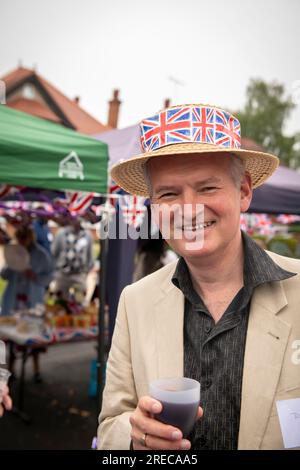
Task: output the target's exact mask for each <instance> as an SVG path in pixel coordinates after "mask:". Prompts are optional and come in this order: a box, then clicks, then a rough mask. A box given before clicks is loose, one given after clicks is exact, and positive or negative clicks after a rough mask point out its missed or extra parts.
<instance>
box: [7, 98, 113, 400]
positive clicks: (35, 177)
mask: <svg viewBox="0 0 300 470" xmlns="http://www.w3.org/2000/svg"><path fill="white" fill-rule="evenodd" d="M107 162H108V149H107V145H106V144H105V143H102V142H100V141H97V140H95V139H93V138H90V137H87V136H84V135H81V134H79V133H77V132H74V131H72V130H69V129H66V128H64V127H62V126H59V125H56V124H53V123H50V122H48V121H45V120H43V119H39V118H35V117H32V116H29V115H28V114H25V113H22V112H19V111H15V110H12V109H10V108H8V107H6V106H5V105H1V106H0V183H3V184H2V186H1V191H2V192H3V195H4V196H5V197H6V199H7V194H8V193H9V192H14V193H16V192H17V193H18V192H20V191H22V190H23V189H24V187H26V188H39V189H40V190H55V191H60V192H63V193H65V191H68V193H67V194H66V201H67V203H68V204H70V203H71V202H72V203H74V201H73V199H72V197H71V194H72V193H70V192H76V194H77V201H78V197H79V196H78V192H80V193H81V196H82V195H83V199H84V200H87V199H91V198H93V197H94V196H95V195H97V194H98V195H101V194H105V193H106V192H107ZM23 202H24V201H22V204H20V212H22V211H23V213H25V212H26V211H27V212H28V213H29V214H34V213H35V211H36V210H35V209H34V208H33V209H32V208H30V209H24V204H23ZM47 203H49V200H48V199H47ZM50 206H51V204H50ZM6 207H7V205H6V206H5V205H4V206H3V205H2V207H1V209H2V212H3V211H5V209H6ZM52 209H53V207H52ZM38 210H39V211H41V208H39V209H38ZM43 210H46V209H42V211H43ZM50 210H51V209H50ZM60 210H62V211H63V210H65V207H63V204H59V207H57V206H56V208H54V212H53V213H54V215H56V216H57V213H55V211H56V212H57V211H60ZM75 212H76V210H75ZM59 215H61V214H59ZM77 215H78V214H77ZM10 216H11V215H10ZM71 216H72V217H76V214H74V213H73V214H71ZM103 251H104V250H103ZM100 285H101V282H100ZM102 288H103V285H102ZM104 303H105V302H100V315H99V320H97V321H99V324H98V325H97V324H95V323H96V322H95V320H93V321H89V322H88V320H87V318H85V319H84V318H81V319H80V318H79V315H78V316H77V319H76V321H75V320H74V322H73V323H72V324H69V325H64V326H60V325H55V324H54V323H53V322H54V316H52V325H51V322H50V323H48V324H46V323H44V324H43V326H42V327H41V329H40V330H39V331H37V332H36V334H35V335H33V336H32V331H29V330H28V331H26V328H25V325H26V318H23V319H21V320H20V319H17V318H15V319H14V320H12V321H16V324H10V325H9V324H8V325H7V324H5V320H4V321H3V320H2V322H3V323H2V325H0V337H1V339H6V340H9V341H10V342H14V343H15V344H18V345H19V346H20V347H22V348H23V349H24V350H25V351H26V350H27V348H28V347H31V348H32V347H34V346H35V345H37V344H53V343H54V342H57V341H71V340H74V339H76V340H77V339H84V338H89V339H90V338H96V337H97V335H98V343H99V348H98V349H99V356H98V367H99V368H100V369H101V371H99V374H98V377H99V378H100V377H103V375H104V374H103V370H104V367H105V358H104V350H103V343H104ZM18 313H20V312H17V314H18ZM31 313H33V312H31ZM29 314H30V312H25V317H26V315H27V317H28V315H29ZM80 314H81V315H83V314H82V312H80ZM65 321H66V322H67V319H66V318H65ZM22 322H23V331H22V326H21V327H20V324H21V325H22ZM80 322H82V323H81V324H80ZM87 322H88V324H87ZM28 323H30V321H28V318H27V329H28ZM84 324H85V327H84V326H83V325H84ZM98 327H99V328H98ZM24 328H25V330H24ZM43 328H44V330H43ZM27 357H28V351H26V352H25V353H24V355H23V364H22V374H25V363H26V358H27ZM22 380H23V384H22ZM99 382H100V383H99V392H100V395H101V393H102V388H103V381H102V380H100V379H99ZM23 385H24V375H23V378H22V376H21V386H23Z"/></svg>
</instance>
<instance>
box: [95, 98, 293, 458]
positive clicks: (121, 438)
mask: <svg viewBox="0 0 300 470" xmlns="http://www.w3.org/2000/svg"><path fill="white" fill-rule="evenodd" d="M141 130H142V137H141V140H142V146H143V149H144V154H143V155H141V156H138V157H134V158H132V159H130V160H127V161H124V162H121V163H119V164H118V165H116V166H115V167H113V169H112V178H113V179H114V180H115V181H116V183H117V184H118V185H119V186H121V187H122V188H124V189H125V190H126V191H128V192H131V193H134V194H138V195H143V196H147V195H150V197H151V202H152V203H153V204H156V205H158V206H159V207H160V206H161V207H162V206H166V207H172V206H175V205H177V206H178V205H179V206H181V207H184V206H185V205H192V206H193V210H192V213H191V217H190V221H189V222H185V219H184V221H183V222H182V226H179V227H178V222H175V212H174V213H173V216H172V210H171V211H170V234H169V236H168V239H167V242H168V243H169V244H170V246H171V247H172V248H173V249H174V251H176V252H177V253H178V254H179V255H180V259H179V261H178V263H177V262H175V263H172V264H170V265H168V266H165V267H163V268H162V269H160V270H159V271H157V272H155V273H154V274H151V275H150V276H147V277H146V278H144V279H142V280H141V281H139V282H137V283H135V284H132V285H131V286H128V287H126V288H125V289H124V291H123V293H122V295H121V298H120V303H119V310H118V316H117V320H116V326H115V332H114V337H113V341H112V347H111V351H110V355H109V360H108V365H107V377H106V386H105V390H104V397H103V407H102V411H101V414H100V419H99V421H100V426H99V433H98V438H99V439H98V441H99V442H98V447H99V448H100V449H128V448H129V447H130V448H131V449H134V450H138V449H145V450H147V449H155V450H158V449H159V450H168V449H190V448H192V449H193V450H201V449H220V450H221V449H228V450H230V449H280V448H283V447H284V446H283V437H282V434H281V429H280V424H279V418H278V415H277V409H276V402H277V401H278V400H288V399H291V398H298V399H300V365H299V363H300V360H298V357H296V355H295V347H296V346H297V344H298V342H297V341H299V339H300V315H299V308H298V303H299V300H298V292H299V289H300V278H299V272H300V263H299V261H297V260H293V259H289V258H284V257H282V256H279V255H275V254H273V253H267V252H265V251H264V250H262V249H261V248H260V247H258V245H256V244H255V242H254V241H252V240H251V239H250V238H249V237H248V236H247V235H246V234H243V233H241V230H240V222H239V220H240V213H241V212H245V211H247V209H248V208H249V205H250V203H251V198H252V189H253V188H255V187H257V186H259V185H260V184H262V183H263V182H264V181H265V180H266V179H267V178H268V177H269V176H270V175H271V174H272V173H273V171H274V170H275V169H276V167H277V165H278V159H277V158H276V157H274V156H272V155H269V154H266V153H262V152H252V151H246V150H242V149H240V127H239V123H238V121H237V119H236V118H234V116H232V115H231V114H230V113H228V112H226V111H224V110H222V109H219V108H216V107H213V106H209V105H187V106H177V107H173V108H169V109H167V110H164V111H162V112H160V113H159V114H158V115H156V116H153V117H151V118H150V119H147V120H145V121H143V122H142V124H141ZM197 205H203V206H204V215H203V218H204V220H203V222H204V223H201V222H200V223H199V220H197V209H196V208H197ZM159 223H160V228H161V229H162V228H163V217H159ZM175 229H176V230H177V232H178V230H179V231H180V230H181V232H182V236H181V237H175V236H174V234H175ZM201 235H203V237H204V243H203V246H202V247H199V244H195V245H193V244H192V243H191V241H193V240H194V239H195V240H200V241H201ZM172 376H174V377H176V376H187V377H191V378H193V379H196V380H198V381H200V383H201V406H202V408H200V409H199V412H198V420H197V422H196V423H195V426H194V429H193V431H192V432H191V434H190V436H188V438H187V439H183V436H182V433H181V431H180V430H179V429H176V428H173V427H172V426H168V425H166V424H163V423H160V422H159V421H157V420H155V419H154V415H155V414H158V413H159V412H160V411H161V409H162V405H161V404H160V403H159V402H157V401H156V400H153V399H152V398H151V397H149V396H148V391H149V383H150V382H151V381H152V380H154V379H157V378H164V377H172ZM297 445H299V446H300V442H299V443H297Z"/></svg>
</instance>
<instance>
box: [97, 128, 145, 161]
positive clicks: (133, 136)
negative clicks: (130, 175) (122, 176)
mask: <svg viewBox="0 0 300 470" xmlns="http://www.w3.org/2000/svg"><path fill="white" fill-rule="evenodd" d="M94 137H95V138H96V139H98V140H101V141H102V142H105V143H106V144H108V151H109V167H111V166H112V165H114V164H115V163H117V162H118V161H119V160H122V159H123V160H127V159H128V158H130V157H133V155H139V154H140V153H142V149H141V145H140V126H139V125H138V124H135V125H134V126H130V127H125V128H124V129H114V130H112V131H108V132H103V133H101V134H97V135H95V136H94Z"/></svg>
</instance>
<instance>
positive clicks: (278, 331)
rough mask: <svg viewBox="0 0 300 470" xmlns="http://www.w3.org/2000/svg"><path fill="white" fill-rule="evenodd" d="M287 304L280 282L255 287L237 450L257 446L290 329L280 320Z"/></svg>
mask: <svg viewBox="0 0 300 470" xmlns="http://www.w3.org/2000/svg"><path fill="white" fill-rule="evenodd" d="M286 305H287V299H286V296H285V293H284V289H283V286H282V283H281V282H275V283H272V284H269V283H268V284H264V285H261V286H259V287H257V288H256V289H255V293H254V295H253V297H252V302H251V308H250V315H249V325H248V332H247V340H246V349H245V358H244V374H243V387H242V403H241V418H240V431H239V444H238V448H239V449H259V448H260V444H261V441H262V438H263V435H264V431H265V428H266V425H267V421H268V418H269V416H270V412H271V407H272V404H273V401H274V396H275V392H276V388H277V384H278V380H279V376H280V371H281V367H282V362H283V359H284V353H285V350H286V346H287V342H288V338H289V334H290V329H291V326H290V325H289V324H287V323H286V322H284V321H282V320H281V319H280V314H279V312H280V310H282V308H283V307H285V306H286ZM278 314H279V315H278Z"/></svg>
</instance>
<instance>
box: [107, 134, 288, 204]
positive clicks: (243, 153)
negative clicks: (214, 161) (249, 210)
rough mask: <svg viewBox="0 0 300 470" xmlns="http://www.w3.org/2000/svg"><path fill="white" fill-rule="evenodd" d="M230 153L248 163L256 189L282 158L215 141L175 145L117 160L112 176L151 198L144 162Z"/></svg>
mask: <svg viewBox="0 0 300 470" xmlns="http://www.w3.org/2000/svg"><path fill="white" fill-rule="evenodd" d="M202 153H205V154H207V153H213V154H218V153H228V154H232V155H236V156H238V157H239V158H241V159H242V160H243V161H244V162H245V170H246V172H248V173H249V174H250V176H251V180H252V187H253V188H257V187H258V186H260V185H261V184H263V183H264V181H265V180H266V179H267V178H269V177H270V176H271V175H272V173H274V171H275V170H276V168H277V167H278V165H279V159H278V158H277V157H275V156H274V155H271V154H269V153H265V152H257V151H252V150H245V149H233V148H223V147H219V146H216V145H212V144H197V143H188V144H182V143H181V144H172V145H168V146H165V147H161V148H159V149H158V150H154V151H152V152H146V153H144V154H141V155H137V156H135V157H132V158H130V159H128V160H124V161H121V162H119V163H116V164H115V165H114V166H113V167H112V168H111V177H112V179H113V180H114V181H115V182H116V183H117V184H118V185H119V186H120V187H121V188H123V189H124V190H125V191H127V192H128V193H130V194H135V195H137V196H144V197H149V191H148V186H147V182H146V180H145V172H144V165H145V163H146V162H147V161H148V160H150V159H151V158H154V157H155V158H157V157H159V156H161V157H163V156H167V155H174V156H176V155H183V154H191V155H192V154H202Z"/></svg>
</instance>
